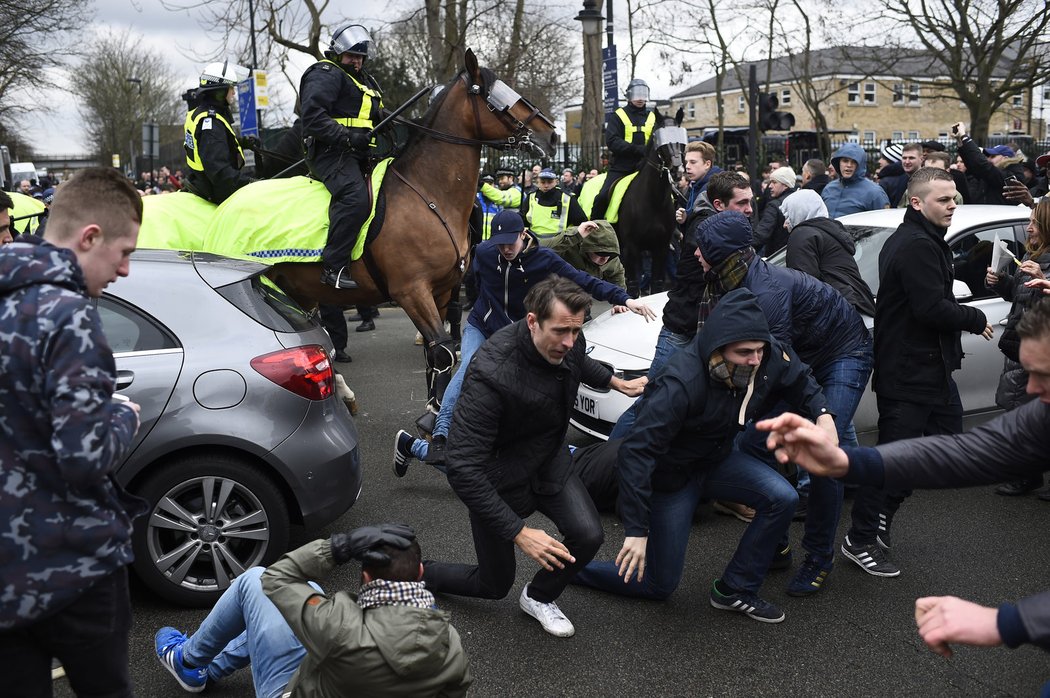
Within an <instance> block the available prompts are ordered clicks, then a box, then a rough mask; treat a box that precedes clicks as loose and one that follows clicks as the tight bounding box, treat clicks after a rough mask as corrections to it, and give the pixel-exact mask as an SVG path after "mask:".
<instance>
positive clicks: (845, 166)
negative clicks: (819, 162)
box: [820, 143, 890, 218]
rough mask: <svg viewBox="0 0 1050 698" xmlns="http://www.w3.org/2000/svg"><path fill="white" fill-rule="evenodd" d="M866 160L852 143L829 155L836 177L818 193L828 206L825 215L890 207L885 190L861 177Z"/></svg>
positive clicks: (862, 152) (861, 149)
mask: <svg viewBox="0 0 1050 698" xmlns="http://www.w3.org/2000/svg"><path fill="white" fill-rule="evenodd" d="M867 162H868V154H867V153H865V152H864V149H863V148H861V147H860V146H859V145H857V144H856V143H846V144H844V145H843V146H842V147H841V148H839V149H838V150H836V151H835V154H834V155H832V156H831V166H832V167H834V168H835V171H836V172H838V173H839V176H838V179H835V180H833V181H831V182H829V183H828V185H827V186H826V187H824V191H822V192H821V193H820V195H821V197H823V199H824V204H825V205H827V207H828V217H829V218H839V217H840V216H845V215H847V214H850V213H860V212H861V211H875V210H877V209H880V208H890V199H889V197H888V196H886V192H885V191H884V190H883V189H882V187H880V186H879V185H878V184H875V182H872V181H871V180H869V179H868V178H867V177H866V176H865V175H866V174H867V171H868V165H867Z"/></svg>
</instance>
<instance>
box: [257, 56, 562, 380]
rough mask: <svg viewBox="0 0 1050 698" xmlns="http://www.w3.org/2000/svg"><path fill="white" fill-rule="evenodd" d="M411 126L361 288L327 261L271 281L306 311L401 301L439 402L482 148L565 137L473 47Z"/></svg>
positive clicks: (359, 265)
mask: <svg viewBox="0 0 1050 698" xmlns="http://www.w3.org/2000/svg"><path fill="white" fill-rule="evenodd" d="M411 128H413V130H414V133H413V136H412V138H411V139H410V141H409V143H408V144H407V145H406V146H405V150H404V152H403V153H402V154H401V155H400V156H399V157H397V158H396V159H395V160H394V162H393V163H391V165H390V168H389V169H388V171H387V174H386V178H385V183H384V185H383V190H382V193H383V196H385V199H386V207H385V208H386V211H385V218H384V220H383V222H382V227H381V229H380V230H379V233H378V235H375V238H374V239H373V240H371V241H370V242H369V243H368V246H367V247H366V249H365V253H364V256H363V257H362V258H361V259H359V260H357V261H355V262H353V263H352V264H351V265H350V270H351V274H352V276H353V278H354V280H355V281H357V283H358V286H359V288H357V289H355V290H353V291H344V290H338V289H334V288H332V287H330V286H326V285H324V284H322V283H321V281H320V277H321V265H320V263H302V262H300V263H292V262H285V263H279V264H275V265H274V266H273V268H272V270H271V271H270V272H269V274H270V278H271V279H272V280H273V281H274V282H275V283H277V284H278V285H279V286H280V287H281V288H283V289H284V290H285V292H286V293H288V294H289V295H290V296H291V297H292V298H294V299H295V300H296V301H298V302H299V303H300V304H301V305H303V306H304V307H307V308H311V307H313V306H314V305H316V304H317V303H330V304H333V305H339V306H343V307H347V306H350V305H357V304H363V305H376V304H378V303H380V302H381V301H384V300H394V301H396V302H397V303H398V305H400V306H401V307H402V308H403V309H404V310H405V312H406V313H408V316H409V317H410V318H411V319H412V322H413V323H415V326H416V328H417V329H418V330H419V332H420V333H421V334H422V335H423V340H424V348H425V352H424V353H425V357H426V362H427V377H428V387H429V388H430V395H431V397H432V398H433V397H434V392H435V386H434V378H435V375H436V374H441V375H442V376H443V377H445V378H446V380H447V378H448V377H451V371H452V369H453V367H454V365H455V352H454V351H453V350H452V340H451V338H450V337H449V336H448V335H447V334H446V332H445V329H444V320H445V314H446V311H447V308H448V303H449V298H450V296H451V294H452V291H453V289H455V288H456V287H457V286H458V284H459V282H460V280H461V278H462V276H463V272H464V270H465V269H466V265H467V261H468V260H467V256H468V254H469V250H470V247H469V230H468V219H469V217H470V213H471V209H472V207H473V204H474V197H475V194H476V192H477V183H478V169H479V166H480V162H481V148H482V146H486V145H487V146H491V147H497V148H503V149H510V148H539V149H540V150H541V151H542V152H543V153H545V154H546V155H550V154H552V153H553V152H554V147H555V145H556V144H557V135H556V134H555V132H554V124H553V122H551V120H550V119H549V118H547V117H546V116H545V115H544V114H543V113H542V112H540V111H539V109H537V108H535V107H533V106H532V105H531V104H530V103H529V102H528V101H527V100H525V99H524V98H522V97H521V96H520V95H519V94H517V93H516V92H514V90H512V89H511V88H510V87H508V86H507V85H506V84H505V83H503V82H502V81H500V80H499V79H498V78H497V77H496V76H495V74H494V73H493V72H492V71H491V70H488V69H486V68H481V67H479V66H478V61H477V58H476V57H475V56H474V53H473V51H470V50H467V52H466V57H465V61H464V69H463V70H462V71H461V72H460V73H459V74H458V75H457V76H456V77H455V78H453V79H452V81H451V82H450V83H449V84H448V85H447V86H446V87H445V89H444V91H443V92H442V93H441V94H440V95H439V96H438V97H437V98H436V99H435V101H434V102H433V104H431V106H430V109H429V110H428V111H427V114H426V115H425V116H424V117H423V118H422V119H421V121H420V123H418V124H413V125H412V127H411ZM373 228H375V226H373ZM374 233H375V231H374V230H373V231H372V234H374ZM370 237H371V234H370ZM441 387H442V388H443V385H442V386H441Z"/></svg>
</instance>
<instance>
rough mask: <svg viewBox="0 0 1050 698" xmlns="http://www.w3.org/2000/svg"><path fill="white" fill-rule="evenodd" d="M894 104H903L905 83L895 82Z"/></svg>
mask: <svg viewBox="0 0 1050 698" xmlns="http://www.w3.org/2000/svg"><path fill="white" fill-rule="evenodd" d="M893 104H894V105H897V106H899V105H901V104H904V83H903V82H895V83H893Z"/></svg>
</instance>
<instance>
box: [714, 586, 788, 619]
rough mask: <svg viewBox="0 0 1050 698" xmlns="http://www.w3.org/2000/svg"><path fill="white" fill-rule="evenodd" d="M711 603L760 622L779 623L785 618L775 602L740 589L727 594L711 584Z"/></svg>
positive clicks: (721, 608)
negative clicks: (772, 602)
mask: <svg viewBox="0 0 1050 698" xmlns="http://www.w3.org/2000/svg"><path fill="white" fill-rule="evenodd" d="M711 605H712V606H714V607H715V608H717V609H720V610H723V611H735V612H737V613H743V614H744V615H746V616H747V617H749V618H754V619H755V620H757V621H758V622H760V623H779V622H781V621H782V620H784V612H783V611H781V610H780V609H779V608H777V607H776V606H774V605H773V604H771V603H769V602H768V601H765V600H764V599H760V598H759V597H758V596H757V595H756V594H751V593H748V592H746V591H738V592H737V593H735V594H730V595H729V596H725V595H723V594H721V593H719V591H718V589H716V588H715V586H714V585H713V584H712V585H711Z"/></svg>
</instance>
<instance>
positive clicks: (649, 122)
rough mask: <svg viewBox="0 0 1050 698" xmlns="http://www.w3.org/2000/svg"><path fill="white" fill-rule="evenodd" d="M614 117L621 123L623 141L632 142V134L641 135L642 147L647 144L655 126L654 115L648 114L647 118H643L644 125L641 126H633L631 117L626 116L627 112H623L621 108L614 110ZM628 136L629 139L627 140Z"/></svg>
mask: <svg viewBox="0 0 1050 698" xmlns="http://www.w3.org/2000/svg"><path fill="white" fill-rule="evenodd" d="M616 116H618V117H620V121H622V122H623V139H624V140H625V141H628V142H633V141H634V134H635V133H641V134H642V137H643V140H642V145H645V144H646V143H648V142H649V138H650V136H652V135H653V128H654V127H655V126H656V113H655V112H649V116H647V117H646V118H645V123H644V124H642V125H641V126H635V125H634V123H632V122H631V117H629V116H627V112H626V111H624V108H623V107H620V108H619V109H617V110H616ZM628 134H630V138H628V137H627V136H628Z"/></svg>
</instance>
